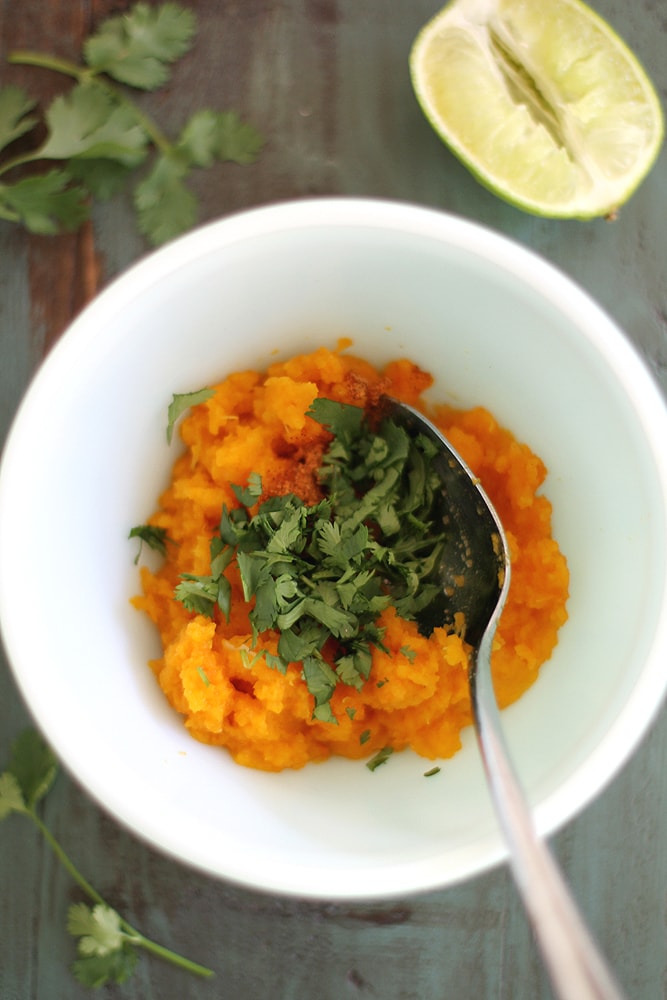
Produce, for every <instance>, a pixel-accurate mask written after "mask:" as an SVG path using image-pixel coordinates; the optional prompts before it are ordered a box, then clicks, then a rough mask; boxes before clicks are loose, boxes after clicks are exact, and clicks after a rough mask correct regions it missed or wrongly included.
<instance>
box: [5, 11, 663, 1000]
mask: <svg viewBox="0 0 667 1000" xmlns="http://www.w3.org/2000/svg"><path fill="white" fill-rule="evenodd" d="M189 5H190V6H191V7H192V8H193V9H194V10H195V11H196V12H197V14H198V16H199V20H200V25H201V30H200V36H199V41H198V44H197V49H196V54H195V55H192V56H190V57H187V58H186V59H185V60H184V61H183V63H182V64H181V65H179V68H178V70H177V72H176V75H175V80H174V82H173V84H172V85H171V86H170V87H169V88H168V90H167V91H166V92H165V93H160V94H157V95H154V96H152V97H147V98H146V106H147V107H148V108H152V109H153V110H156V111H158V112H159V114H160V116H161V119H162V120H163V121H167V122H169V123H171V124H172V125H173V127H174V128H176V127H177V126H178V124H179V123H180V122H181V121H182V120H183V119H184V118H185V116H186V115H187V114H188V113H189V111H191V110H194V109H195V108H197V107H201V106H204V105H210V106H213V107H217V108H221V109H222V108H226V107H229V108H236V109H237V110H239V111H240V112H242V113H243V114H244V115H245V116H247V117H248V118H250V119H251V120H252V121H253V122H254V123H255V124H256V125H257V127H258V128H259V129H260V130H261V131H262V132H263V133H264V134H265V136H266V137H267V139H268V143H267V146H266V149H265V151H264V153H263V155H262V157H261V159H260V161H259V162H258V163H257V164H256V165H255V166H253V167H251V168H247V167H245V168H243V167H236V166H220V167H216V168H215V169H213V170H211V171H207V172H205V173H202V174H200V175H199V176H198V178H197V181H196V183H197V189H198V192H199V195H200V197H201V201H202V218H203V219H207V218H213V217H217V216H220V215H224V214H226V213H229V212H231V211H233V210H236V209H239V208H244V207H246V206H252V205H257V204H261V203H266V202H269V201H274V200H276V199H283V198H288V197H293V196H294V197H298V196H304V195H312V194H327V193H346V194H364V195H378V196H384V197H391V198H397V199H404V200H409V201H415V202H419V203H423V204H426V205H433V206H438V207H442V208H445V209H448V210H450V211H452V212H454V213H457V214H461V215H463V216H466V217H468V218H471V219H475V220H478V221H480V222H482V223H484V224H486V225H489V226H491V227H493V228H494V229H497V230H499V231H502V232H504V233H506V234H508V235H510V236H512V237H514V238H515V239H517V240H519V241H521V242H522V243H524V244H526V245H527V246H529V247H532V248H534V249H535V250H537V251H538V252H539V253H541V254H542V255H544V256H545V257H546V258H548V259H550V260H551V261H553V262H554V263H555V264H557V265H558V266H559V267H561V268H562V269H563V270H564V271H566V272H567V273H569V274H570V275H572V276H574V277H575V279H576V280H577V281H578V282H579V283H580V284H582V285H583V286H584V287H585V288H586V289H587V290H588V291H590V292H591V293H592V294H593V296H594V297H595V298H596V299H598V301H599V302H600V303H601V304H602V305H603V306H604V307H605V308H606V309H607V310H608V311H609V312H610V313H611V315H612V316H613V317H615V319H616V320H617V321H618V322H619V323H620V324H621V325H622V326H623V327H624V328H625V329H626V330H627V332H628V334H629V335H630V336H631V337H632V339H633V340H634V341H635V342H636V344H637V345H638V346H639V348H640V350H641V351H642V352H643V353H644V354H645V356H646V357H647V358H648V360H649V362H650V364H651V365H652V367H653V368H654V370H655V371H656V372H657V375H658V377H659V378H660V379H661V381H662V384H663V387H665V388H666V389H667V270H666V264H665V261H666V260H667V225H666V218H667V160H666V157H665V154H664V153H663V155H662V157H661V159H660V161H659V163H658V165H657V167H656V168H655V170H654V172H653V173H652V175H651V177H650V178H649V179H648V181H647V182H646V183H645V184H644V186H643V187H642V188H641V189H640V191H639V192H638V193H637V194H636V196H635V197H634V198H633V199H632V201H631V202H630V203H629V204H628V205H627V206H626V207H625V208H624V210H623V211H622V213H621V215H620V218H619V219H618V221H616V222H615V223H614V224H610V223H605V222H602V221H599V222H592V223H585V224H584V223H576V222H553V221H545V220H540V219H536V218H532V217H529V216H527V215H523V214H521V213H519V212H517V211H515V210H514V209H512V208H510V207H508V206H506V205H504V204H502V203H501V202H500V201H498V200H497V199H495V198H494V197H493V196H492V195H490V194H489V193H487V192H486V191H485V190H483V189H482V188H481V187H479V186H478V185H477V184H476V183H475V181H474V180H473V179H472V178H471V177H470V176H469V175H468V174H467V173H466V172H465V171H464V170H463V168H462V167H461V166H460V165H459V164H458V163H457V162H456V161H455V160H454V158H453V157H451V156H450V155H449V153H447V152H446V151H445V149H444V148H443V147H442V146H441V145H440V143H439V142H438V140H437V139H436V138H435V136H434V135H433V134H432V133H431V132H430V130H429V128H428V126H427V125H426V123H425V121H424V119H423V118H422V116H421V114H420V112H419V110H418V108H417V105H416V102H415V100H414V97H413V95H412V92H411V88H410V83H409V78H408V72H407V63H406V60H407V54H408V51H409V47H410V43H411V41H412V39H413V37H414V35H415V34H416V32H417V30H418V28H419V27H420V26H421V24H422V23H423V22H424V21H425V20H426V19H427V18H428V17H429V16H431V14H433V13H434V11H435V9H437V3H434V2H433V0H409V2H407V0H406V2H397V0H190V4H189ZM128 6H129V4H128V3H127V2H126V0H120V2H113V0H2V2H0V59H2V62H1V63H0V82H3V83H4V82H9V81H10V80H11V81H13V82H22V83H24V84H27V83H28V82H30V87H31V88H36V89H37V90H38V92H39V93H42V94H43V93H45V92H47V90H48V88H52V87H54V86H56V85H57V83H56V81H55V80H52V79H49V78H48V76H47V74H44V76H43V77H42V78H41V79H40V80H39V83H37V81H36V77H35V73H36V71H31V72H30V73H28V72H27V71H26V70H21V69H18V68H9V67H7V66H6V65H5V64H4V57H5V56H6V54H7V53H8V52H9V51H10V50H12V49H13V48H18V47H31V48H42V49H45V50H50V51H54V50H55V51H57V52H58V53H59V54H61V55H65V56H70V57H74V56H76V54H77V52H78V50H79V45H80V41H81V38H82V37H83V36H84V35H85V34H86V33H87V32H88V31H89V30H90V29H91V27H92V26H93V25H95V24H96V23H98V21H99V20H100V19H101V18H102V17H104V16H105V15H107V14H109V13H116V12H118V11H121V10H123V9H126V8H127V7H128ZM594 6H595V7H596V9H597V10H599V12H600V13H601V14H602V15H603V16H605V17H607V18H608V19H609V20H610V21H611V22H612V23H613V24H614V25H615V26H616V27H617V29H618V30H619V31H620V33H621V34H622V35H623V36H624V37H625V38H626V39H627V41H628V42H629V43H630V44H631V46H632V47H633V48H634V49H635V50H636V51H637V52H638V53H640V54H641V57H642V59H643V61H644V62H645V64H646V66H647V68H648V70H649V72H650V74H651V75H652V77H653V79H654V80H655V81H656V83H657V84H658V87H659V88H660V90H661V93H662V96H663V98H664V96H665V93H666V91H667V61H666V60H665V41H666V39H667V8H666V7H665V3H664V0H637V2H636V3H634V4H628V3H626V2H624V0H594ZM146 249H147V248H146V246H145V244H144V243H143V242H142V241H141V239H140V238H139V237H138V236H137V234H136V232H135V230H134V228H133V223H132V217H131V212H130V210H129V208H128V205H127V203H126V202H125V200H124V199H123V198H119V199H117V200H116V201H115V202H114V203H113V204H111V205H107V206H103V207H101V208H99V209H96V211H95V214H94V219H93V223H92V225H91V226H89V227H86V228H84V229H83V230H82V231H81V232H80V233H78V234H77V235H74V236H65V237H58V238H42V237H34V236H29V235H26V234H25V233H23V232H22V231H21V230H19V229H17V228H14V227H12V226H10V225H8V224H4V223H2V224H0V433H1V434H2V439H4V435H5V434H6V431H7V429H8V426H9V423H10V421H11V418H12V416H13V413H14V411H15V409H16V406H17V405H18V403H19V400H20V397H21V395H22V393H23V391H24V389H25V387H26V385H27V383H28V381H29V379H30V377H31V374H32V373H33V372H34V371H35V369H36V367H37V366H38V364H39V363H40V361H41V359H42V358H43V357H44V355H45V354H46V353H47V351H48V350H49V347H50V346H51V345H52V344H53V342H54V341H55V340H56V339H57V337H58V336H59V335H60V334H61V333H62V331H63V329H64V328H65V327H66V325H67V323H68V322H69V320H70V319H71V318H72V316H73V315H74V314H75V313H76V312H77V311H78V309H79V308H80V307H81V305H82V303H83V302H84V301H85V300H86V298H88V297H89V296H90V295H91V294H92V293H93V292H94V291H95V289H96V288H99V287H101V286H102V285H104V284H106V283H107V282H108V281H109V280H110V279H111V278H112V277H113V276H114V275H115V274H117V273H118V272H120V271H121V270H122V269H124V268H125V267H127V266H128V265H130V264H131V263H132V262H133V261H134V260H136V259H137V258H138V257H139V256H140V255H142V254H143V253H145V252H146ZM582 419H585V415H582ZM666 447H667V443H666ZM45 520H48V499H47V498H46V499H45ZM0 558H1V554H0ZM36 572H37V573H38V570H36ZM26 599H31V598H29V597H27V598H26ZM35 627H39V599H35ZM609 627H610V628H616V627H622V623H617V622H610V623H609ZM581 669H582V671H583V670H585V669H586V663H585V662H582V665H581ZM666 669H667V665H666ZM27 719H28V717H27V713H26V710H25V708H24V706H23V704H22V702H21V700H20V698H19V695H18V694H17V691H16V688H15V686H14V683H13V681H12V679H11V677H10V674H9V671H8V668H7V666H6V664H5V662H4V661H2V662H0V763H2V761H4V760H5V759H6V756H7V753H8V749H9V746H10V743H11V741H12V739H13V737H14V736H15V735H16V734H17V733H18V731H19V730H20V729H21V728H22V727H23V726H24V725H25V724H26V722H27ZM563 724H564V725H566V724H567V720H563ZM119 738H122V737H121V734H119ZM666 761H667V717H666V716H665V713H664V712H663V713H662V714H661V716H660V718H659V720H658V722H657V724H656V725H655V726H654V727H653V729H652V731H651V733H650V734H649V736H648V738H647V739H646V740H645V741H644V744H643V745H642V747H641V748H640V750H639V752H638V753H637V754H636V755H635V756H634V758H633V760H632V761H631V762H630V764H629V765H628V766H627V767H626V768H625V770H624V771H623V773H622V774H621V775H620V776H619V777H618V778H617V779H616V780H615V781H614V782H613V783H612V785H611V787H609V788H608V789H607V790H606V791H605V792H604V793H603V794H602V795H601V796H600V798H599V799H598V800H597V801H596V802H595V803H594V804H593V805H592V806H590V807H589V808H588V809H587V810H586V811H585V812H584V814H583V815H581V816H580V817H579V818H577V819H576V820H575V821H574V822H572V823H570V824H569V825H568V826H567V827H566V828H565V829H564V830H563V831H561V832H560V833H559V834H558V835H557V836H556V837H555V839H554V846H555V850H556V853H557V856H558V858H559V859H560V861H561V863H562V865H563V868H564V870H565V872H566V875H567V877H568V878H569V880H570V882H571V884H572V886H573V888H574V891H575V893H576V895H577V897H578V899H579V900H580V902H581V905H582V908H583V910H584V913H585V914H586V916H587V917H588V919H589V920H590V922H591V924H592V926H593V928H594V929H595V931H596V933H597V934H598V936H599V938H600V940H601V942H602V944H603V946H604V947H605V948H606V949H607V950H608V952H609V954H610V955H611V956H612V958H613V961H614V964H615V966H616V968H617V969H618V971H619V974H620V977H621V980H622V982H623V984H624V986H625V988H626V990H627V992H628V996H629V997H630V998H632V1000H657V998H660V997H664V996H665V995H666V993H667V945H666V935H667V767H666V766H665V763H666ZM45 814H46V818H47V821H48V822H49V824H50V825H51V826H52V828H53V830H54V832H55V833H56V835H57V836H58V837H59V838H61V840H62V842H63V844H64V846H65V847H66V849H67V850H68V851H69V852H70V853H71V855H72V856H73V857H74V858H75V859H76V860H77V862H78V863H79V864H80V866H81V868H82V869H83V870H84V872H86V873H87V874H88V875H89V876H90V878H91V879H92V880H93V881H94V882H95V883H96V885H97V886H98V888H99V889H100V891H102V892H103V893H104V895H105V896H107V898H108V899H109V900H110V901H111V902H112V903H114V904H115V905H117V906H118V907H119V909H121V910H122V911H123V912H124V914H125V915H126V916H127V917H128V919H130V920H131V921H133V922H135V923H136V924H137V925H138V926H140V927H141V928H142V929H143V930H145V931H146V932H147V933H149V934H151V935H152V936H154V937H156V938H157V939H158V940H161V941H163V942H164V943H165V944H167V945H171V946H173V947H175V948H177V949H178V950H182V951H183V952H184V953H186V954H188V955H190V956H191V957H193V958H195V959H199V960H201V961H202V962H204V963H208V964H210V965H212V966H213V967H214V968H215V970H216V972H217V976H216V978H215V979H214V980H212V981H210V982H206V983H202V982H200V981H197V980H195V979H193V978H191V977H189V976H188V975H185V974H180V973H177V972H174V971H173V970H172V969H171V968H169V967H167V966H165V965H163V964H161V963H160V962H158V961H156V960H151V959H143V960H142V961H141V963H140V966H139V968H138V971H137V973H136V974H135V976H134V978H133V979H132V980H131V981H130V982H129V983H128V984H126V986H125V987H124V988H122V989H120V988H105V989H103V990H102V991H101V995H103V996H108V997H112V996H119V997H120V996H124V997H127V998H130V1000H134V998H136V1000H151V998H153V1000H171V998H173V1000H187V998H190V997H191V998H195V997H196V998H198V1000H204V998H209V997H210V998H229V1000H268V998H272V1000H273V998H278V1000H310V998H318V1000H341V998H344V997H359V998H361V997H368V998H371V997H383V998H387V1000H440V998H444V997H456V998H460V1000H481V998H483V1000H487V998H488V1000H523V998H525V1000H543V998H547V997H549V996H550V993H549V989H548V986H547V983H546V980H545V977H544V975H543V973H542V970H541V967H540V962H539V960H538V958H537V956H536V953H535V951H534V948H533V945H532V942H531V936H530V932H529V930H528V928H527V925H526V922H525V919H524V916H523V913H522V910H521V907H520V905H519V904H518V902H517V898H516V895H515V891H514V888H513V886H512V883H511V880H510V878H509V876H508V874H507V872H506V871H505V870H504V869H501V870H497V871H494V872H492V873H490V874H488V875H486V876H484V877H482V878H479V879H476V880H474V881H472V882H470V883H468V884H464V885H461V886H458V887H455V888H453V889H450V890H448V891H444V892H436V893H433V894H431V895H426V896H421V897H415V898H407V899H400V900H392V901H390V902H385V903H373V904H370V905H364V904H363V903H358V904H354V905H347V904H338V903H337V904H318V903H313V902H299V901H295V900H286V899H281V898H275V897H271V896H266V895H262V894H255V893H251V892H247V891H245V890H244V889H241V888H238V887H235V886H231V885H226V884H223V883H219V882H215V881H211V880H209V879H207V878H205V877H203V876H201V875H199V874H194V873H193V872H191V871H189V870H187V869H185V868H183V867H180V866H179V865H177V864H175V863H173V862H172V861H170V860H168V859H166V858H164V857H162V856H161V855H159V854H157V853H155V852H154V851H153V850H151V849H148V848H147V847H146V846H144V845H143V844H142V843H140V842H138V841H137V840H136V839H135V838H133V837H132V836H131V835H129V834H128V833H127V832H125V831H124V830H123V829H120V828H119V827H118V826H117V825H116V824H115V823H114V822H113V821H111V820H110V819H109V818H108V817H106V815H105V814H104V813H103V812H102V811H101V810H100V809H99V808H98V807H97V806H96V805H95V804H94V803H92V802H91V801H90V800H89V799H88V798H87V796H86V795H85V794H83V793H82V792H81V790H80V789H79V788H78V787H77V785H76V784H74V783H73V782H72V781H71V780H69V779H68V778H67V777H66V776H64V775H63V776H61V777H60V779H59V781H58V783H57V786H56V787H55V788H54V789H53V791H52V792H51V793H50V795H49V797H48V799H47V801H46V803H45ZM73 898H75V896H74V892H73V888H72V884H71V881H70V879H69V877H68V876H67V875H65V873H64V872H63V871H62V870H61V868H60V867H59V866H58V864H57V863H56V862H55V861H54V858H53V857H52V855H51V854H50V852H49V850H48V849H47V848H46V847H45V845H44V844H43V843H42V842H41V841H40V840H39V838H38V836H37V834H36V833H33V831H32V829H31V828H29V827H28V825H27V824H26V823H24V822H22V821H21V820H20V819H19V818H17V817H13V818H11V819H9V820H7V822H6V823H4V824H3V825H2V827H1V828H0V997H2V1000H78V998H80V997H84V996H86V995H88V991H86V990H84V989H83V988H80V987H79V986H77V984H76V983H74V981H73V980H72V978H71V975H70V973H69V970H68V965H69V962H70V961H71V959H72V957H73V945H72V941H71V939H70V938H68V936H67V935H66V933H65V929H64V921H65V913H66V909H67V906H68V903H69V902H70V900H71V899H73Z"/></svg>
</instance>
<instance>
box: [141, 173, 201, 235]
mask: <svg viewBox="0 0 667 1000" xmlns="http://www.w3.org/2000/svg"><path fill="white" fill-rule="evenodd" d="M186 174H187V164H186V163H184V162H183V161H182V160H181V159H179V158H178V157H176V156H174V155H162V156H158V157H157V159H156V161H155V164H154V165H153V167H152V168H151V170H150V171H149V173H148V174H147V175H146V177H144V179H143V180H142V181H141V182H140V183H139V184H138V185H137V186H136V188H135V190H134V206H135V209H136V212H137V224H138V226H139V230H140V232H142V233H143V234H144V236H146V238H147V239H148V240H149V242H150V243H152V244H153V246H159V245H160V244H161V243H166V242H167V241H168V240H171V239H173V238H174V237H176V236H179V235H180V234H181V233H183V232H185V230H187V229H189V228H190V227H191V226H193V225H194V224H195V222H196V221H197V211H198V208H197V199H196V198H195V196H194V194H193V193H192V191H190V189H189V188H188V187H187V185H186V184H185V182H184V180H183V178H184V177H185V176H186Z"/></svg>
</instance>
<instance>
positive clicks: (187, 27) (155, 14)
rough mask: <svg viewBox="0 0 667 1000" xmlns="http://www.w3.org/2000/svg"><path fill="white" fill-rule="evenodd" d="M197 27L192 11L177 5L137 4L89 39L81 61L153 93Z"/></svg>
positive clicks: (111, 19)
mask: <svg viewBox="0 0 667 1000" xmlns="http://www.w3.org/2000/svg"><path fill="white" fill-rule="evenodd" d="M196 27H197V22H196V18H195V15H194V13H193V11H191V10H189V9H188V8H186V7H181V6H180V5H179V4H176V3H165V4H162V5H160V6H157V7H152V6H149V5H148V4H147V3H138V4H136V5H135V6H134V7H133V8H132V10H130V11H129V12H128V13H127V14H120V15H118V16H116V17H111V18H108V19H107V20H106V21H105V22H104V23H103V24H102V26H101V27H100V29H99V30H98V31H97V32H96V33H95V34H94V35H92V36H91V37H90V38H88V40H87V41H86V43H85V45H84V58H85V60H86V62H87V64H88V65H89V66H90V67H91V69H94V70H96V71H97V72H98V73H106V74H107V75H108V76H111V77H113V78H114V79H115V80H118V81H119V82H120V83H127V84H129V85H130V86H132V87H138V88H140V89H142V90H156V89H157V88H158V87H160V86H162V85H163V84H164V83H166V81H167V80H168V79H169V64H170V63H173V62H175V61H176V60H177V59H179V58H180V57H181V56H182V55H184V54H185V53H186V52H187V51H188V49H189V48H190V46H191V44H192V41H193V38H194V34H195V31H196Z"/></svg>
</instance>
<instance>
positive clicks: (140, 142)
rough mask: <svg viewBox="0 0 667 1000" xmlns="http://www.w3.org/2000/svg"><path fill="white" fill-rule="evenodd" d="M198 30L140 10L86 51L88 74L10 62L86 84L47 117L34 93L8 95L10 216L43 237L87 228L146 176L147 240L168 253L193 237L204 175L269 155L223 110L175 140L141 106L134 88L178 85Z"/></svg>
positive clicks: (2, 199)
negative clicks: (198, 174) (175, 69)
mask: <svg viewBox="0 0 667 1000" xmlns="http://www.w3.org/2000/svg"><path fill="white" fill-rule="evenodd" d="M196 30H197V22H196V17H195V14H194V12H193V11H192V10H190V9H189V8H187V7H182V6H180V5H179V4H177V3H164V4H161V5H158V6H152V5H149V4H147V3H137V4H136V5H135V6H134V7H133V8H131V9H130V10H129V11H128V12H127V13H125V14H119V15H116V16H114V17H110V18H108V19H107V20H106V21H104V22H103V23H102V24H101V26H100V27H99V29H98V30H97V31H96V32H95V33H94V34H93V35H92V36H90V37H89V38H88V39H87V40H86V41H85V43H84V45H83V52H82V61H81V63H80V64H77V63H75V62H71V61H70V60H67V59H62V58H60V57H58V56H55V55H49V54H46V53H39V52H29V51H15V52H12V53H10V54H9V56H8V61H9V62H10V63H13V64H19V65H24V66H32V67H35V68H40V69H46V70H50V71H53V72H56V73H60V74H64V75H65V76H67V77H69V78H71V79H72V80H73V81H74V83H73V86H72V87H71V89H70V90H69V92H67V93H65V94H63V95H61V96H59V97H56V98H55V99H54V100H53V101H52V102H51V104H50V105H49V106H48V107H47V108H46V111H45V112H44V115H43V118H42V117H41V116H40V115H38V114H37V113H36V108H37V102H36V101H35V100H33V99H32V98H31V97H30V96H29V95H28V94H27V92H26V91H25V90H23V89H22V88H20V87H16V86H12V85H9V86H6V87H3V88H1V89H0V152H4V153H5V158H4V160H2V161H0V218H2V219H5V220H7V221H9V222H15V223H19V224H21V225H23V226H25V227H26V228H27V229H28V230H30V231H31V232H34V233H41V234H47V235H48V234H54V233H57V232H60V231H63V230H65V231H66V230H75V229H77V228H78V227H79V226H80V225H81V223H82V222H83V221H84V220H85V219H86V218H87V217H88V216H89V214H90V208H91V202H92V200H93V199H95V198H97V199H100V200H105V199H108V198H110V197H111V196H112V195H114V194H116V193H117V192H119V191H120V190H121V189H122V188H123V187H124V186H125V184H126V183H128V181H129V180H130V178H131V177H134V175H135V174H136V171H137V170H138V169H139V168H143V173H142V174H141V175H140V178H139V180H138V181H137V182H136V183H135V185H134V189H133V201H134V207H135V211H136V216H137V225H138V228H139V230H140V231H141V233H143V234H144V235H145V236H146V238H147V239H148V241H149V242H150V243H151V244H153V245H158V244H161V243H164V242H166V241H167V240H170V239H172V238H173V237H175V236H177V235H179V234H180V233H183V232H185V231H186V230H187V229H189V228H190V227H191V226H192V225H193V224H194V223H195V222H196V220H197V213H198V204H197V199H196V197H195V195H194V193H193V192H192V191H191V189H190V188H189V187H188V184H187V180H188V177H189V175H190V174H191V173H192V171H193V170H195V169H197V168H208V167H210V166H212V164H213V163H214V162H216V161H233V162H236V163H239V164H248V163H252V162H253V161H254V160H255V159H256V158H257V156H258V154H259V152H260V150H261V147H262V145H263V140H262V138H261V136H260V135H259V133H258V132H257V131H256V129H255V128H254V127H253V126H252V125H250V124H248V123H246V122H243V121H242V120H241V118H240V117H239V115H238V114H237V113H236V112H235V111H213V110H211V109H201V110H198V111H196V112H195V113H194V114H193V115H192V116H191V117H190V119H189V120H188V121H187V122H186V123H185V125H184V126H183V128H182V129H181V131H180V133H179V134H178V135H177V136H176V137H175V138H172V137H170V136H168V135H167V134H166V133H165V132H164V131H163V130H162V128H160V127H159V126H158V124H157V123H156V122H155V121H153V120H152V119H151V118H150V117H149V116H148V115H146V113H145V112H144V111H143V110H142V109H141V107H140V105H139V104H137V103H136V101H135V100H134V99H133V98H132V97H131V96H130V94H131V90H130V88H133V89H135V90H140V91H153V90H156V89H157V88H159V87H162V86H163V85H164V84H165V83H167V82H168V81H169V78H170V73H171V68H172V65H173V64H174V63H175V62H176V61H177V60H178V59H180V58H181V57H182V56H183V55H185V53H186V52H187V51H188V50H189V49H190V48H191V46H192V45H193V43H194V39H195V35H196ZM40 126H41V127H42V129H44V130H45V131H46V138H45V139H44V140H43V141H41V142H40V143H39V144H38V145H36V146H34V148H31V149H29V150H28V151H25V150H21V151H20V152H17V151H16V148H17V147H15V146H14V143H15V142H16V140H18V139H22V138H24V137H26V136H27V135H28V134H29V133H34V134H35V135H36V134H38V133H37V131H36V130H37V129H38V127H40ZM23 145H25V142H24V143H23ZM54 164H57V165H54ZM40 167H45V168H46V169H44V170H43V171H40V170H39V168H40Z"/></svg>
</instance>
